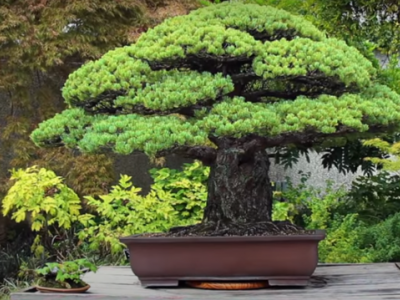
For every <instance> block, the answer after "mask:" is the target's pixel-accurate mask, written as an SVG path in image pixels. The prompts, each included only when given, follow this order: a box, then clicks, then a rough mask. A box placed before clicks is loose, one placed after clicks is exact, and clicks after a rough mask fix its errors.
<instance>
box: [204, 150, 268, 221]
mask: <svg viewBox="0 0 400 300" xmlns="http://www.w3.org/2000/svg"><path fill="white" fill-rule="evenodd" d="M243 154H244V153H243V150H242V149H240V148H232V147H229V148H222V149H221V148H220V149H218V151H217V156H216V160H215V163H214V164H212V165H211V170H210V177H209V180H208V199H207V207H206V209H205V213H204V220H203V223H224V224H227V223H228V224H229V223H242V224H243V223H255V222H265V221H271V210H272V186H271V181H270V178H269V176H268V171H269V167H270V162H269V159H268V154H267V152H266V151H264V150H263V151H259V152H256V153H254V155H251V156H250V157H248V156H244V155H243Z"/></svg>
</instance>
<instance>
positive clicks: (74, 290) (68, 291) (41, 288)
mask: <svg viewBox="0 0 400 300" xmlns="http://www.w3.org/2000/svg"><path fill="white" fill-rule="evenodd" d="M34 288H35V289H37V290H38V291H41V290H43V291H48V292H54V293H83V292H86V291H87V290H88V289H90V285H89V284H87V285H85V286H83V287H80V288H73V289H61V288H51V287H45V286H40V285H35V286H34Z"/></svg>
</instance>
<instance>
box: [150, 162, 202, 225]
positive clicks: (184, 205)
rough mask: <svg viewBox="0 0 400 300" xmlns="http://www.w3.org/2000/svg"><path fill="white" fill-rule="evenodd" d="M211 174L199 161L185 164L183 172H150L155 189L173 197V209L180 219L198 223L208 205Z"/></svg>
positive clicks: (173, 170) (165, 170)
mask: <svg viewBox="0 0 400 300" xmlns="http://www.w3.org/2000/svg"><path fill="white" fill-rule="evenodd" d="M209 173H210V169H209V168H208V167H205V166H203V165H202V164H201V163H200V162H198V161H195V162H194V163H191V164H184V167H183V169H182V171H180V170H175V169H169V168H162V169H152V170H150V174H151V175H152V177H153V179H154V185H153V188H156V189H157V190H160V189H161V190H163V191H165V192H170V193H171V194H172V195H173V198H174V204H173V208H174V210H176V211H178V214H179V217H180V218H182V219H191V220H198V221H201V218H202V217H203V209H204V208H205V205H206V200H207V188H206V184H207V179H208V175H209Z"/></svg>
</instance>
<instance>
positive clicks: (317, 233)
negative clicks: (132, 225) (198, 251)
mask: <svg viewBox="0 0 400 300" xmlns="http://www.w3.org/2000/svg"><path fill="white" fill-rule="evenodd" d="M325 236H326V233H325V230H314V234H297V235H294V234H293V235H270V236H183V237H154V236H148V237H142V235H141V234H135V235H131V236H127V237H122V238H119V240H120V241H121V242H122V243H190V242H201V243H206V242H218V243H230V242H275V241H276V242H293V241H299V242H302V241H321V240H323V239H324V238H325Z"/></svg>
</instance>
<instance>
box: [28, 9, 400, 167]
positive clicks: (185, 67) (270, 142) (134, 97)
mask: <svg viewBox="0 0 400 300" xmlns="http://www.w3.org/2000/svg"><path fill="white" fill-rule="evenodd" d="M375 77H376V69H375V68H374V67H373V65H372V63H371V62H370V61H369V60H367V59H366V58H365V57H364V56H363V55H361V54H360V53H359V51H358V50H357V49H355V48H354V47H350V46H348V45H347V44H346V43H345V42H343V41H340V40H337V39H334V38H327V37H326V36H325V35H324V34H323V33H322V32H321V31H319V30H318V29H317V28H316V27H315V26H313V25H312V24H311V23H309V22H308V21H306V20H305V19H303V18H302V17H298V16H294V15H292V14H290V13H288V12H286V11H284V10H280V9H275V8H272V7H267V6H260V5H257V4H243V3H222V4H218V5H212V6H208V7H205V8H201V9H198V10H196V11H193V12H191V13H190V14H188V15H185V16H179V17H175V18H171V19H168V20H166V21H164V22H163V23H162V24H160V25H158V26H156V27H155V28H153V29H150V30H149V31H148V32H146V33H145V34H143V35H142V36H141V37H140V38H139V39H138V41H137V42H136V43H135V44H132V45H130V46H126V47H122V48H117V49H115V50H112V51H110V52H108V53H106V54H105V55H104V56H103V57H101V58H100V59H99V60H96V61H92V62H89V63H87V64H85V65H84V66H83V67H81V68H80V69H78V70H77V71H76V72H74V73H72V74H71V75H70V76H69V78H68V80H67V82H66V83H65V86H64V88H63V90H62V93H63V97H64V99H65V101H66V103H67V104H68V105H69V108H68V109H66V110H65V111H63V112H62V113H60V114H57V115H56V116H54V117H53V118H52V119H49V120H47V121H45V122H43V123H41V124H40V125H39V128H38V129H36V130H35V131H34V132H33V133H32V135H31V138H32V139H33V141H34V142H35V144H36V145H38V146H62V145H65V146H67V147H71V148H72V147H78V148H79V149H81V151H83V152H96V151H99V150H101V149H104V148H111V149H113V150H114V151H115V152H117V153H121V154H129V153H131V152H133V151H144V152H145V153H146V154H148V155H149V156H157V155H164V154H166V153H168V152H179V153H181V154H183V155H185V156H188V157H192V158H199V159H203V161H204V160H209V161H212V160H213V159H214V157H215V148H216V147H215V146H218V147H223V148H227V147H236V148H240V149H241V150H242V151H243V152H246V153H247V152H248V153H252V152H254V151H258V150H261V149H265V148H268V147H276V146H281V145H287V144H298V145H309V144H313V143H315V142H317V141H318V139H320V138H328V137H338V136H346V135H349V134H353V133H356V132H371V131H382V130H386V129H388V128H395V127H396V126H398V125H397V124H398V123H399V120H400V110H399V108H400V97H399V95H398V94H397V93H395V92H394V91H392V90H391V89H390V88H388V87H386V86H384V85H381V84H378V83H376V82H375Z"/></svg>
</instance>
